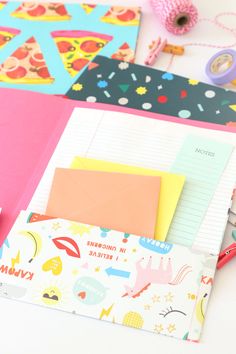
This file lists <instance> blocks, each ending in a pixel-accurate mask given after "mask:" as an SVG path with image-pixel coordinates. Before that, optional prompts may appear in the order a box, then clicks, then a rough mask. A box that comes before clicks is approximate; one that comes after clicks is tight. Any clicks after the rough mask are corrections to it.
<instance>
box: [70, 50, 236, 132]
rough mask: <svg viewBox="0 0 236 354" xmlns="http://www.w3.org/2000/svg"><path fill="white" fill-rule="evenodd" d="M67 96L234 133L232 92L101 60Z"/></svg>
mask: <svg viewBox="0 0 236 354" xmlns="http://www.w3.org/2000/svg"><path fill="white" fill-rule="evenodd" d="M78 87H79V88H81V89H80V90H78ZM67 96H68V97H69V98H71V99H74V100H80V101H87V102H100V103H107V104H112V105H118V106H122V107H127V108H135V109H138V110H143V111H146V112H147V111H149V112H155V113H160V114H164V115H169V116H173V117H178V118H181V119H183V120H185V121H186V120H193V121H200V122H205V123H214V124H220V125H226V126H228V127H229V128H231V129H236V94H235V93H234V92H231V91H229V90H227V89H224V88H220V87H215V86H212V85H208V84H205V83H202V82H199V81H197V80H195V79H188V78H184V77H182V76H178V75H174V74H171V73H168V72H163V71H160V70H156V69H152V68H149V67H145V66H141V65H137V64H131V63H127V62H122V61H118V60H113V59H109V58H105V57H103V56H97V57H96V58H95V59H94V60H93V62H92V63H91V64H90V65H89V66H88V68H87V69H86V70H85V72H84V73H83V74H82V75H81V77H80V78H79V79H78V80H77V81H76V82H75V83H74V84H73V85H72V87H71V89H70V90H69V91H68V93H67Z"/></svg>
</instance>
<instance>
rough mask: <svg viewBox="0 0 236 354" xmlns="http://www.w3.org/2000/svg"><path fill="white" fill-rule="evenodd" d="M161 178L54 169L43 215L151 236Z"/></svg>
mask: <svg viewBox="0 0 236 354" xmlns="http://www.w3.org/2000/svg"><path fill="white" fill-rule="evenodd" d="M160 183H161V178H160V177H159V176H140V175H131V174H125V173H114V172H100V171H87V170H74V169H66V168H57V169H56V170H55V175H54V179H53V183H52V188H51V192H50V195H49V201H48V205H47V210H46V214H47V215H50V216H55V217H59V218H64V219H69V220H73V221H79V222H82V223H85V224H90V225H96V226H100V227H102V228H108V229H113V230H118V231H122V232H125V233H129V234H135V235H140V236H145V237H150V238H154V233H155V224H156V215H157V208H158V200H159V191H160Z"/></svg>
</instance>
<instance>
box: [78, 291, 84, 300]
mask: <svg viewBox="0 0 236 354" xmlns="http://www.w3.org/2000/svg"><path fill="white" fill-rule="evenodd" d="M78 296H79V297H80V298H81V299H82V300H84V299H85V298H86V292H85V291H81V292H80V293H78Z"/></svg>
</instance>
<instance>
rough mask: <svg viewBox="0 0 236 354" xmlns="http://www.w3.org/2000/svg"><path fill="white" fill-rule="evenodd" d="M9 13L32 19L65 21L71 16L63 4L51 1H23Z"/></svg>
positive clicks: (17, 16)
mask: <svg viewBox="0 0 236 354" xmlns="http://www.w3.org/2000/svg"><path fill="white" fill-rule="evenodd" d="M11 15H12V16H14V17H16V18H22V19H25V20H32V21H38V20H41V21H65V20H69V19H70V18H71V16H70V15H69V14H68V13H67V10H66V8H65V6H64V5H63V4H61V3H52V2H50V3H41V4H40V3H36V2H23V3H22V4H21V5H20V6H19V7H18V8H17V9H16V10H15V11H14V12H13V13H12V14H11Z"/></svg>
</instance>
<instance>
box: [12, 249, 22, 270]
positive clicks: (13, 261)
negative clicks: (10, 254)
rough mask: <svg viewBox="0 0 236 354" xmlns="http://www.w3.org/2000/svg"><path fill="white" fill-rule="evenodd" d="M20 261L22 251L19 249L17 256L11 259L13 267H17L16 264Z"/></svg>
mask: <svg viewBox="0 0 236 354" xmlns="http://www.w3.org/2000/svg"><path fill="white" fill-rule="evenodd" d="M17 263H20V251H18V253H17V255H16V257H15V258H12V259H11V267H12V268H15V264H17Z"/></svg>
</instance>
